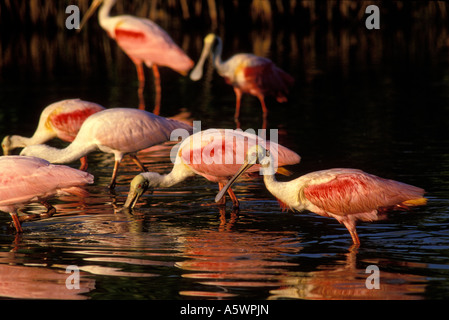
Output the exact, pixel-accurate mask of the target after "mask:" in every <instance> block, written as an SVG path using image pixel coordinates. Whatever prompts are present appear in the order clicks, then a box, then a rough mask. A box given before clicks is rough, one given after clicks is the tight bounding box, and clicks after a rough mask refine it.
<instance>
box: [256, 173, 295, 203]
mask: <svg viewBox="0 0 449 320" xmlns="http://www.w3.org/2000/svg"><path fill="white" fill-rule="evenodd" d="M263 180H264V183H265V187H266V188H267V190H268V191H269V192H270V193H271V194H272V195H273V196H274V197H276V199H278V201H279V202H280V203H282V204H283V205H284V206H286V207H289V208H298V207H299V206H300V204H301V199H299V198H298V197H296V196H295V193H294V192H291V190H292V188H293V190H294V189H295V188H294V185H295V183H294V182H292V181H285V182H283V181H277V180H276V178H275V176H274V173H273V171H272V170H270V171H269V172H266V173H265V174H264V176H263ZM293 181H294V180H293Z"/></svg>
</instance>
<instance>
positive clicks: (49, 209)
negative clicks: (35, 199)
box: [40, 201, 56, 218]
mask: <svg viewBox="0 0 449 320" xmlns="http://www.w3.org/2000/svg"><path fill="white" fill-rule="evenodd" d="M41 204H42V205H43V206H44V207H45V208H47V212H45V213H41V214H40V217H41V218H50V217H51V216H52V215H54V214H55V213H56V209H55V207H53V206H52V205H51V204H49V203H48V202H46V201H41Z"/></svg>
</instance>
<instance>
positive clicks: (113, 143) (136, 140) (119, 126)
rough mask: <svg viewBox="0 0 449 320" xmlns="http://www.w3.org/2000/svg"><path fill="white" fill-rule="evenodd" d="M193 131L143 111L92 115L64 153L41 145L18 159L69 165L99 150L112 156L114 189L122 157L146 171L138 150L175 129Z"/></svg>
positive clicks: (167, 136) (108, 111) (164, 138)
mask: <svg viewBox="0 0 449 320" xmlns="http://www.w3.org/2000/svg"><path fill="white" fill-rule="evenodd" d="M178 128H179V129H185V130H187V131H188V132H191V131H192V127H191V126H189V125H187V124H185V123H182V122H179V121H176V120H170V119H166V118H164V117H160V116H157V115H154V114H152V113H150V112H147V111H145V110H139V109H128V108H112V109H106V110H103V111H100V112H97V113H95V114H93V115H91V116H90V117H89V118H87V119H86V121H85V122H84V123H83V125H82V126H81V128H80V131H79V132H78V135H77V136H76V138H75V140H73V142H72V143H71V144H70V145H68V146H67V147H66V148H64V149H57V148H53V147H50V146H47V145H44V144H39V145H34V146H28V147H26V148H24V149H23V150H22V152H21V155H27V156H35V157H40V158H43V159H46V160H48V161H50V162H51V163H61V164H65V163H71V162H73V161H75V160H77V159H79V158H81V157H83V156H85V155H87V154H89V153H90V152H92V151H94V150H96V149H99V150H100V151H103V152H106V153H112V154H114V157H115V165H114V170H113V173H112V179H111V183H110V185H109V187H110V188H111V189H113V188H114V187H115V180H116V176H117V171H118V167H119V164H120V162H121V160H122V159H123V157H124V155H125V154H129V155H130V156H131V158H132V159H133V160H134V162H135V163H136V164H137V166H138V167H139V168H140V169H141V170H142V171H146V169H145V166H144V165H143V164H142V163H141V162H140V160H139V159H138V158H137V156H136V153H137V152H138V151H139V150H142V149H145V148H148V147H151V146H154V145H157V144H161V143H163V142H165V141H168V140H170V134H171V132H172V131H173V130H175V129H178Z"/></svg>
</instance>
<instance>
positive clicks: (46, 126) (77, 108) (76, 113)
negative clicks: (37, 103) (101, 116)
mask: <svg viewBox="0 0 449 320" xmlns="http://www.w3.org/2000/svg"><path fill="white" fill-rule="evenodd" d="M104 109H105V108H104V107H102V106H100V105H99V104H96V103H93V102H89V101H83V100H80V99H68V100H62V101H58V102H55V103H52V104H51V105H49V106H47V107H46V108H45V109H44V110H43V111H42V113H41V116H40V118H39V123H38V125H37V129H36V131H35V132H34V134H33V136H32V137H31V138H27V137H22V136H18V135H11V136H6V137H5V138H3V141H2V148H3V154H4V155H9V154H10V153H11V151H12V150H14V149H16V148H24V147H27V146H31V145H34V144H42V143H44V142H47V141H48V140H51V139H54V138H59V139H61V140H63V141H66V142H72V141H73V140H74V139H75V137H76V135H77V134H78V131H79V129H80V127H81V125H82V124H83V122H84V120H86V118H87V117H89V116H90V115H92V114H94V113H96V112H99V111H102V110H104ZM80 161H81V166H80V170H86V169H87V158H86V157H82V158H81V159H80Z"/></svg>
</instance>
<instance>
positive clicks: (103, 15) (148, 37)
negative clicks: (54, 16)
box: [80, 0, 193, 115]
mask: <svg viewBox="0 0 449 320" xmlns="http://www.w3.org/2000/svg"><path fill="white" fill-rule="evenodd" d="M102 3H103V5H102V6H101V8H100V10H99V12H98V21H99V23H100V26H101V27H102V28H103V29H104V30H105V31H106V32H107V34H108V35H109V37H110V38H112V39H114V40H115V41H116V42H117V44H118V45H119V46H120V48H122V50H123V51H125V53H126V55H127V56H128V57H129V58H130V59H131V60H132V62H133V63H134V64H135V65H136V70H137V77H138V79H139V89H138V91H137V92H138V96H139V109H145V99H144V97H143V89H144V86H145V73H144V70H143V64H144V63H145V65H146V66H147V67H149V68H152V69H153V74H154V85H155V89H156V97H155V100H156V102H155V107H154V110H153V112H154V114H156V115H159V111H160V104H161V80H160V75H159V70H158V67H157V66H166V67H169V68H171V69H173V70H175V71H177V72H179V73H180V74H182V75H187V73H188V71H189V70H190V69H192V67H193V61H192V60H191V59H190V58H189V57H188V56H187V55H186V54H185V53H184V51H182V49H181V48H179V47H178V46H177V45H176V44H175V42H174V41H173V39H172V38H170V36H169V35H168V34H167V32H165V31H164V30H163V29H162V28H161V27H159V26H158V25H157V24H156V23H154V22H153V21H151V20H148V19H143V18H137V17H134V16H130V15H120V16H115V17H111V16H110V15H109V13H110V11H111V8H112V7H113V6H114V4H115V3H116V0H94V1H93V2H92V5H91V6H90V8H89V10H88V11H87V13H86V15H85V16H84V18H83V20H82V21H81V24H80V29H81V28H82V27H83V25H84V24H85V23H86V21H87V20H88V19H89V17H90V16H91V15H92V14H93V13H94V12H95V10H96V9H97V8H98V6H99V5H100V4H102Z"/></svg>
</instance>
